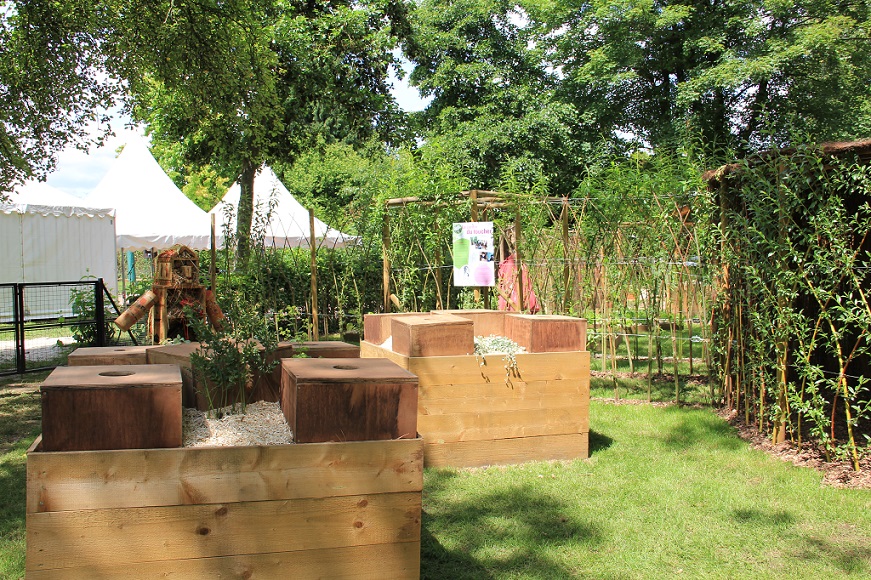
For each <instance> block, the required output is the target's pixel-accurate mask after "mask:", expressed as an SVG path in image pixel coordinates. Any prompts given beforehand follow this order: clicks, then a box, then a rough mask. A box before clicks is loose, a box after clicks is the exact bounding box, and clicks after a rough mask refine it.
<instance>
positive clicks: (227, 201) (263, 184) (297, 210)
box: [209, 166, 359, 248]
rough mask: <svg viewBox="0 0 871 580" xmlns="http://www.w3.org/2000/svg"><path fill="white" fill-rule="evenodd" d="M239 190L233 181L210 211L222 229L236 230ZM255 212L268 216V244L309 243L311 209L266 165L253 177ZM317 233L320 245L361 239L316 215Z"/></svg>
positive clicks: (334, 245)
mask: <svg viewBox="0 0 871 580" xmlns="http://www.w3.org/2000/svg"><path fill="white" fill-rule="evenodd" d="M240 193H241V188H240V187H239V183H238V182H237V183H234V184H233V186H232V187H231V188H230V189H229V190H228V191H227V193H226V195H224V197H223V199H221V201H220V202H219V203H218V204H217V205H216V206H215V207H214V208H212V210H211V211H210V212H209V213H211V214H213V215H214V216H215V223H216V224H217V226H216V227H217V229H218V230H219V231H221V232H223V231H224V228H229V231H231V232H233V231H235V230H236V213H237V211H238V207H239V196H240ZM270 208H271V211H270ZM254 212H255V214H257V213H259V214H260V215H262V216H267V215H268V216H269V224H268V225H267V227H266V231H265V239H264V245H266V246H267V247H274V248H309V247H310V239H311V224H310V221H309V211H308V210H307V209H306V208H305V207H303V206H302V204H300V203H299V202H298V201H297V200H296V198H295V197H293V195H291V194H290V192H289V191H288V190H287V188H286V187H285V186H284V184H283V183H281V180H279V179H278V176H277V175H275V172H273V171H272V169H270V168H269V167H266V166H264V167H262V168H261V169H260V171H258V172H257V175H256V176H255V177H254ZM252 227H253V226H252ZM314 233H315V240H316V244H317V246H319V247H320V246H325V247H327V248H343V247H345V246H351V245H355V244H357V243H359V238H357V237H355V236H350V235H347V234H343V233H342V232H340V231H338V230H336V229H333V228H331V227H330V226H328V225H327V224H325V223H324V222H322V221H321V220H319V219H317V218H315V227H314Z"/></svg>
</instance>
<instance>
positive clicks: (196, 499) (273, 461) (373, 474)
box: [27, 439, 423, 513]
mask: <svg viewBox="0 0 871 580" xmlns="http://www.w3.org/2000/svg"><path fill="white" fill-rule="evenodd" d="M37 444H38V442H37ZM37 444H35V446H34V447H33V448H31V450H30V451H29V452H28V454H27V512H28V513H38V512H52V511H62V510H83V509H101V508H122V507H140V506H172V505H189V504H196V503H227V502H238V501H260V500H270V499H273V500H291V499H300V498H322V497H329V496H346V495H362V494H370V493H382V492H383V493H387V492H411V491H418V492H419V491H420V490H421V489H422V488H423V443H422V441H421V440H420V439H407V440H395V441H359V442H348V443H308V444H301V445H274V446H251V447H198V448H182V449H149V450H135V449H134V450H118V451H79V452H66V453H46V452H40V451H37V449H38V447H36V445H37Z"/></svg>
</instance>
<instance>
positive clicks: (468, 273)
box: [453, 222, 496, 286]
mask: <svg viewBox="0 0 871 580" xmlns="http://www.w3.org/2000/svg"><path fill="white" fill-rule="evenodd" d="M453 248H454V286H495V285H496V275H495V273H494V270H493V222H464V223H458V224H454V227H453Z"/></svg>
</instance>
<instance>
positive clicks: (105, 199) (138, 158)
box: [85, 140, 220, 250]
mask: <svg viewBox="0 0 871 580" xmlns="http://www.w3.org/2000/svg"><path fill="white" fill-rule="evenodd" d="M85 201H86V202H87V203H88V204H89V205H93V206H96V207H114V208H115V210H116V214H115V218H116V224H115V236H116V240H117V242H116V245H117V246H118V247H119V248H124V249H125V250H147V249H151V248H155V249H158V250H163V249H167V248H171V247H172V246H174V245H175V244H184V245H186V246H188V247H189V248H192V249H194V250H207V249H209V247H210V240H211V218H209V214H207V213H206V212H205V211H203V210H202V209H200V208H199V207H197V205H196V204H195V203H194V202H192V201H191V200H190V199H188V198H187V197H186V196H185V194H184V193H182V192H181V190H180V189H179V188H178V187H176V185H175V183H173V181H172V180H171V179H170V178H169V176H168V175H167V174H166V173H164V171H163V169H162V168H161V167H160V165H158V163H157V161H156V160H155V159H154V157H153V156H152V155H151V152H150V151H149V150H148V147H147V145H146V144H145V142H144V141H143V140H133V141H131V142H130V143H128V144H127V145H126V146H125V147H124V150H123V151H122V152H121V154H120V155H119V156H118V158H117V159H116V160H115V162H114V163H113V165H112V167H111V168H110V169H109V172H108V173H107V174H106V177H104V178H103V179H102V181H100V183H98V184H97V187H95V188H94V191H92V192H91V193H90V195H88V197H86V198H85ZM218 233H220V230H218ZM218 243H220V241H219V242H218Z"/></svg>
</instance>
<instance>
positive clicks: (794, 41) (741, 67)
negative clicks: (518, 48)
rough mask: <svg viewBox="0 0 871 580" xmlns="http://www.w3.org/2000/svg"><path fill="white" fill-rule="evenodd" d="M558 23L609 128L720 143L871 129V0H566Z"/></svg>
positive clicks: (567, 57)
mask: <svg viewBox="0 0 871 580" xmlns="http://www.w3.org/2000/svg"><path fill="white" fill-rule="evenodd" d="M562 10H563V12H557V13H556V14H555V15H554V17H553V20H552V22H551V28H552V33H551V37H550V38H551V39H552V45H553V47H554V55H555V62H556V63H557V64H558V65H559V66H561V67H562V71H563V73H564V75H565V81H564V83H563V86H562V89H563V94H564V95H565V97H566V98H567V100H568V101H570V102H572V103H574V104H575V105H576V106H577V107H578V108H579V109H580V110H582V111H584V112H586V113H588V114H589V115H590V116H591V117H592V118H593V119H594V120H595V122H596V123H597V124H598V125H599V126H601V127H602V128H603V129H605V130H613V129H618V130H622V131H625V132H629V133H633V134H635V135H638V136H640V137H642V138H643V139H644V140H646V141H647V142H648V143H649V144H650V145H652V146H654V147H656V146H659V145H662V144H668V143H671V142H674V141H675V139H677V138H687V137H688V136H689V135H690V134H695V135H700V136H701V138H702V141H703V143H704V144H705V146H706V147H707V148H708V150H709V151H713V150H715V148H718V147H731V148H747V147H749V148H759V147H766V146H770V145H778V144H782V143H784V142H786V141H787V140H788V139H789V138H790V136H791V134H796V133H802V134H808V133H810V134H812V135H814V136H815V137H817V138H824V139H832V138H845V137H853V136H856V135H858V134H860V133H861V132H863V131H868V129H869V124H868V108H867V103H868V101H869V97H871V84H869V80H871V55H869V51H868V50H867V48H868V45H869V40H871V38H869V24H871V22H869V16H871V13H869V3H868V2H867V1H866V0H798V1H797V2H794V1H792V0H790V1H788V2H784V1H782V0H701V1H700V0H628V1H627V0H585V1H583V2H576V1H575V0H565V1H563V2H562Z"/></svg>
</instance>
